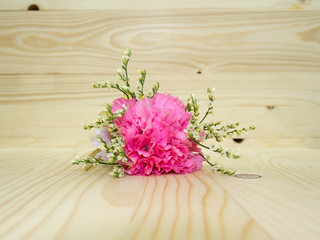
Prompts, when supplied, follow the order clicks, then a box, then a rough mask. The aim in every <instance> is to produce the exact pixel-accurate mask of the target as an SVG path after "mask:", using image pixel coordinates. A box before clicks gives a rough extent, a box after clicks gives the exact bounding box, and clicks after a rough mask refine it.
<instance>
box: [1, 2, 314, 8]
mask: <svg viewBox="0 0 320 240" xmlns="http://www.w3.org/2000/svg"><path fill="white" fill-rule="evenodd" d="M35 3H36V4H37V6H38V7H39V9H40V10H101V9H109V10H110V9H121V10H127V9H130V10H140V9H145V10H153V9H168V10H170V9H186V8H191V9H194V8H205V9H206V8H214V9H224V10H230V9H237V10H241V9H250V10H262V11H264V10H269V11H270V10H318V9H320V4H319V2H318V1H316V0H310V1H298V2H294V1H291V0H272V1H254V0H245V1H241V4H239V2H238V1H236V0H228V1H217V0H215V1H209V0H207V1H196V0H189V1H169V0H163V1H155V0H153V1H148V0H140V1H139V2H131V1H126V0H109V1H103V0H95V1H94V2H89V1H84V0H79V1H75V0H73V1H70V0H69V1H62V0H41V1H32V0H25V1H24V0H15V1H10V0H3V1H2V2H1V5H0V10H27V9H28V8H29V6H30V5H32V4H35Z"/></svg>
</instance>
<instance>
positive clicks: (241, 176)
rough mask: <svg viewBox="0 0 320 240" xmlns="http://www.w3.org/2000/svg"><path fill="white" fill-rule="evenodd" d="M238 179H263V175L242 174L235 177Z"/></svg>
mask: <svg viewBox="0 0 320 240" xmlns="http://www.w3.org/2000/svg"><path fill="white" fill-rule="evenodd" d="M234 177H236V178H243V179H257V178H261V175H258V174H252V173H241V174H236V175H234Z"/></svg>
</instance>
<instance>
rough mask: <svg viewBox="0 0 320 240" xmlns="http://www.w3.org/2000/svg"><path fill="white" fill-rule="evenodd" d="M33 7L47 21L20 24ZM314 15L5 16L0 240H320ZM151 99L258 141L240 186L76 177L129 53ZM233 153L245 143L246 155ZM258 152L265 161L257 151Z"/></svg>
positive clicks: (120, 9)
mask: <svg viewBox="0 0 320 240" xmlns="http://www.w3.org/2000/svg"><path fill="white" fill-rule="evenodd" d="M31 4H36V5H37V6H38V7H39V8H40V11H26V9H28V7H29V6H30V5H31ZM319 9H320V2H319V1H317V0H310V1H302V0H301V1H291V0H271V1H253V0H244V1H241V4H240V2H239V1H235V0H232V1H231V0H228V1H216V0H213V1H208V0H206V1H196V0H189V1H183V2H182V1H178V0H177V1H169V0H163V1H146V0H141V1H139V3H137V1H127V0H110V1H102V0H95V1H84V0H80V1H74V0H70V1H62V0H55V1H51V0H38V1H30V0H16V1H9V0H2V1H1V3H0V164H1V165H0V166H1V167H0V239H1V240H2V239H4V240H6V239H8V240H15V239H32V240H33V239H35V240H38V239H39V240H43V239H97V240H99V239H112V240H113V239H116V240H118V239H119V240H122V239H130V240H131V239H139V240H144V239H161V240H163V239H179V240H180V239H191V240H193V239H196V240H199V239H200V240H201V239H226V240H229V239H230V240H234V239H253V240H256V239H259V240H260V239H293V240H294V239H299V240H300V239H312V240H313V239H319V236H320V228H319V226H320V217H319V216H320V214H319V213H320V189H319V188H320V187H319V186H320V184H319V183H320V178H319V174H320V168H319V166H320V164H319V157H320V150H319V149H320V133H319V131H318V129H319V128H320V126H319V124H320V121H319V120H320V108H319V104H320V54H319V53H320V45H319V43H320V38H319V26H320V13H319ZM126 48H130V49H131V50H132V52H133V55H132V61H131V63H130V67H129V73H130V75H131V77H132V80H133V81H136V80H137V77H138V69H142V68H146V69H147V87H150V86H151V85H152V83H153V82H156V81H158V82H160V84H161V86H160V91H161V92H170V93H172V94H173V95H176V96H178V97H179V98H181V100H183V101H185V100H186V99H187V97H188V96H189V94H191V93H195V94H196V95H197V97H198V99H199V102H200V104H201V106H202V110H204V107H205V106H206V102H205V100H206V88H207V87H215V88H216V94H215V96H216V98H217V101H216V104H215V109H214V115H213V118H214V119H215V120H220V119H221V120H223V121H228V120H234V121H237V120H239V121H240V122H241V124H242V126H248V125H251V124H255V125H256V126H257V130H256V131H254V132H252V133H251V134H250V135H243V136H242V139H239V141H238V143H237V142H234V141H233V139H227V140H226V142H225V143H224V146H230V147H235V148H236V149H235V150H236V151H238V152H239V153H240V154H241V155H242V158H240V159H238V160H229V159H223V158H220V157H217V156H214V159H215V160H218V161H219V162H221V163H222V164H223V165H224V166H225V167H227V168H230V169H235V170H238V172H239V173H249V174H250V173H253V174H259V175H261V176H262V178H259V179H239V178H234V177H227V176H222V175H219V174H212V172H210V169H209V168H208V166H206V165H204V167H203V168H202V169H201V170H200V171H198V172H195V173H192V174H188V175H174V174H169V175H162V176H151V177H139V176H126V177H125V178H123V179H114V178H111V177H110V176H109V175H108V172H109V170H110V169H109V168H108V167H102V166H99V167H96V168H91V169H90V170H88V171H85V170H83V169H81V168H79V167H77V166H72V165H71V164H70V161H71V160H73V159H74V158H75V157H76V155H77V154H79V155H85V154H87V153H89V152H90V150H92V149H89V147H90V145H91V142H90V138H91V136H93V132H86V131H84V130H82V126H81V122H84V123H87V122H92V121H95V120H96V116H97V113H99V112H100V110H101V109H103V108H104V106H105V103H107V102H112V100H113V99H114V98H116V97H120V95H118V94H117V93H116V92H114V91H107V90H103V89H102V90H101V89H92V88H91V87H90V85H91V83H92V82H96V81H98V80H101V81H104V80H110V81H113V80H114V79H115V75H116V74H115V73H116V69H117V68H118V66H119V64H120V57H121V55H122V52H123V50H125V49H126ZM241 140H243V141H242V142H241ZM257 147H260V148H257Z"/></svg>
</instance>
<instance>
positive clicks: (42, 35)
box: [0, 6, 320, 74]
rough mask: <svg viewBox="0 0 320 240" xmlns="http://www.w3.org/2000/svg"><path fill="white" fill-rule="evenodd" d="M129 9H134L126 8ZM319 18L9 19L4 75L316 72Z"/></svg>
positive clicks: (188, 13)
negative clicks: (127, 62) (125, 55)
mask: <svg viewBox="0 0 320 240" xmlns="http://www.w3.org/2000/svg"><path fill="white" fill-rule="evenodd" d="M126 7H127V6H126ZM319 24H320V14H319V12H318V11H308V12H303V11H301V12H285V11H284V12H265V11H263V12H248V11H240V12H239V11H230V12H221V11H217V10H204V9H203V10H200V9H193V10H168V11H151V10H141V11H130V12H129V11H116V10H114V11H111V10H110V11H74V12H73V11H49V12H41V11H40V12H2V13H1V16H0V52H1V55H0V74H25V73H27V74H48V73H63V74H98V73H113V72H114V65H117V64H118V62H119V58H120V56H121V55H122V52H123V50H124V49H126V48H127V47H129V48H131V49H132V51H133V54H134V55H133V56H134V61H135V63H134V64H133V66H134V68H133V69H138V68H143V67H145V68H147V69H148V70H149V72H150V73H168V74H170V73H189V74H194V73H195V72H197V71H199V70H201V71H202V72H203V73H206V72H211V73H212V72H246V73H248V72H305V73H310V72H316V73H319V67H320V56H319V52H320V45H319V39H318V37H317V32H318V28H319Z"/></svg>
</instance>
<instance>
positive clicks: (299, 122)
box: [0, 65, 320, 148]
mask: <svg viewBox="0 0 320 240" xmlns="http://www.w3.org/2000/svg"><path fill="white" fill-rule="evenodd" d="M116 66H117V65H115V66H114V68H116ZM136 76H137V74H134V73H133V77H136ZM147 78H148V79H147V81H148V82H147V87H150V86H151V85H152V84H153V82H156V81H159V82H160V86H161V88H160V90H161V92H170V93H171V94H173V95H176V96H178V97H180V98H181V99H182V100H183V101H184V102H186V99H187V98H188V96H189V95H190V94H191V93H195V94H196V96H197V97H198V98H199V102H200V105H201V106H202V110H203V112H204V111H205V110H206V109H205V107H206V105H207V103H206V98H207V97H206V93H205V92H206V88H207V87H213V86H214V87H216V88H217V90H216V94H215V96H216V98H217V101H216V105H215V110H214V115H213V116H212V119H214V120H220V119H221V120H223V121H225V122H227V121H228V120H234V121H240V122H241V124H242V126H249V125H251V124H252V123H254V124H255V125H256V126H257V130H256V131H254V132H252V133H251V134H248V135H243V136H242V137H243V138H245V139H247V140H250V141H245V142H244V143H245V144H246V145H247V146H266V147H270V146H278V147H279V146H299V147H305V146H310V147H311V146H312V147H313V148H318V147H319V140H318V139H319V136H320V135H319V133H320V132H319V131H315V129H318V128H320V125H319V124H320V123H319V119H320V108H319V104H320V94H319V88H320V85H319V84H318V82H319V81H318V79H317V77H316V75H315V74H313V73H306V74H305V73H300V74H296V73H282V74H276V73H269V74H259V73H254V74H250V75H248V74H245V73H241V74H233V73H229V74H194V75H189V76H188V75H184V74H182V76H181V75H177V74H176V75H170V76H168V75H157V74H154V75H151V74H148V76H147ZM113 79H115V74H113V75H93V76H91V75H67V76H66V75H53V76H48V75H40V76H39V75H36V76H34V75H2V76H0V86H1V88H0V114H1V116H2V117H1V119H0V123H1V124H0V145H1V146H2V147H23V146H33V147H73V146H83V147H86V146H90V138H91V136H92V135H93V132H86V131H84V130H82V126H81V122H84V123H88V122H93V121H95V120H96V117H97V114H98V113H99V112H100V111H101V110H102V109H103V108H104V105H105V103H112V101H113V99H115V98H118V97H121V95H120V94H119V93H118V92H116V91H112V90H106V89H92V88H91V83H92V82H96V81H98V80H111V81H113ZM135 81H136V80H133V83H135ZM195 82H196V84H197V87H196V88H194V84H195ZM21 118H23V121H21ZM229 142H230V141H229ZM233 145H236V144H233Z"/></svg>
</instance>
